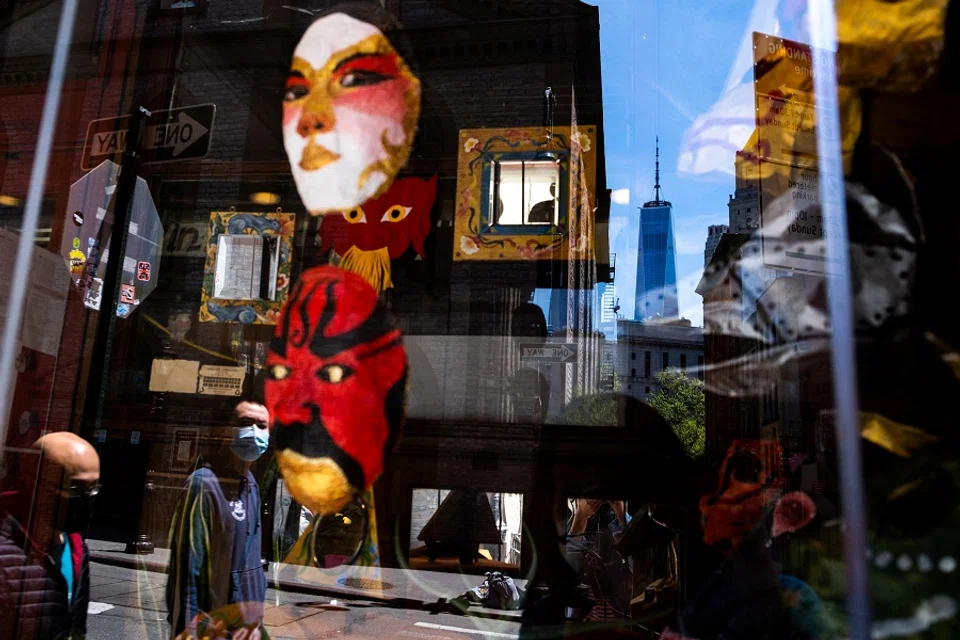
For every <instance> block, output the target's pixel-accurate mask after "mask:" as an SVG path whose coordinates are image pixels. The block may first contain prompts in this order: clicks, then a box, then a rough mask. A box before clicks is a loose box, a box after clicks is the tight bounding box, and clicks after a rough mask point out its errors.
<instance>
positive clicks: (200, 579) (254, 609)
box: [167, 402, 269, 638]
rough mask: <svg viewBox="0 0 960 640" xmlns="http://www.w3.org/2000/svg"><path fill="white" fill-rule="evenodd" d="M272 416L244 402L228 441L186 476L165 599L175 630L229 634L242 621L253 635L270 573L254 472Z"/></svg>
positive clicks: (175, 633) (224, 436) (223, 435)
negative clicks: (265, 565) (263, 547)
mask: <svg viewBox="0 0 960 640" xmlns="http://www.w3.org/2000/svg"><path fill="white" fill-rule="evenodd" d="M268 424H269V416H268V414H267V410H266V408H265V407H264V406H263V405H260V404H255V403H251V402H241V403H240V404H239V405H237V407H236V409H235V410H234V413H233V420H232V424H231V425H230V427H228V428H227V429H221V430H219V431H218V433H216V434H215V435H217V436H219V437H220V439H221V442H222V443H223V447H222V449H221V451H220V452H219V454H218V455H216V456H214V457H213V458H212V459H211V461H210V462H209V463H208V464H205V465H203V466H201V467H200V468H199V469H197V470H196V471H195V472H193V473H192V474H191V475H190V477H189V478H187V482H186V487H185V489H184V496H183V499H182V500H181V502H180V505H179V508H178V509H177V511H176V515H175V517H174V521H173V524H172V527H171V529H172V532H171V533H172V537H171V545H170V550H171V552H170V567H169V573H168V579H167V607H168V611H169V617H168V620H169V621H170V626H171V634H172V637H174V638H198V637H203V636H204V635H205V631H208V630H209V629H211V628H212V626H217V627H219V628H220V629H221V630H222V631H225V632H226V634H227V637H230V635H229V634H233V633H235V632H237V631H239V630H240V629H246V630H248V631H249V633H250V636H248V637H256V636H257V635H258V634H259V633H260V632H261V629H260V626H261V622H262V619H263V603H264V598H265V597H266V591H267V578H266V573H265V572H264V568H263V562H262V558H261V553H260V551H261V541H262V535H263V533H262V529H263V528H262V523H261V520H260V510H261V505H262V503H261V501H260V488H259V487H258V486H257V482H256V480H255V479H254V477H253V474H252V473H251V472H250V467H251V465H252V464H253V462H254V461H255V460H256V459H257V458H259V457H260V456H261V455H262V454H263V453H264V451H266V449H267V446H268V443H269V440H268V432H267V425H268Z"/></svg>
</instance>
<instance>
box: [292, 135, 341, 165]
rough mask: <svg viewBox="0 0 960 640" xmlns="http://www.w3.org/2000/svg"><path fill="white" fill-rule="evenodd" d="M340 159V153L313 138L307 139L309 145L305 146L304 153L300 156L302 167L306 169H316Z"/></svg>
mask: <svg viewBox="0 0 960 640" xmlns="http://www.w3.org/2000/svg"><path fill="white" fill-rule="evenodd" d="M339 159H340V154H339V153H335V152H333V151H330V149H327V148H326V147H323V146H321V145H319V144H317V143H316V142H314V141H313V138H310V140H308V141H307V146H306V147H304V148H303V155H302V156H301V157H300V168H301V169H303V170H304V171H316V170H317V169H322V168H323V167H325V166H327V165H328V164H331V163H333V162H336V161H337V160H339Z"/></svg>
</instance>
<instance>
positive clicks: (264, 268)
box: [200, 210, 296, 324]
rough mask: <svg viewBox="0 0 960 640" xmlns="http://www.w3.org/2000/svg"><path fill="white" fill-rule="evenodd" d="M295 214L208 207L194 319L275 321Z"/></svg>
mask: <svg viewBox="0 0 960 640" xmlns="http://www.w3.org/2000/svg"><path fill="white" fill-rule="evenodd" d="M295 225H296V215H294V214H292V213H282V212H280V211H279V210H278V211H277V212H275V213H262V212H251V211H213V212H211V213H210V239H209V241H208V242H207V248H206V251H207V261H206V267H205V268H204V275H203V290H202V292H201V294H200V322H236V323H240V324H276V323H277V318H278V317H279V315H280V308H281V307H282V306H283V303H284V301H285V300H286V299H287V294H288V293H289V291H290V269H291V266H292V256H293V234H294V229H295Z"/></svg>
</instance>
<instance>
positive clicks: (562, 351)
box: [520, 344, 577, 362]
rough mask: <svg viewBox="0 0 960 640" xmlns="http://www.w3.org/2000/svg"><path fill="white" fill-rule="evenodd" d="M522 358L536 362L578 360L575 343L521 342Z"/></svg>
mask: <svg viewBox="0 0 960 640" xmlns="http://www.w3.org/2000/svg"><path fill="white" fill-rule="evenodd" d="M520 359H521V360H524V361H528V362H529V361H536V362H576V360H577V345H575V344H539V345H533V344H521V345H520Z"/></svg>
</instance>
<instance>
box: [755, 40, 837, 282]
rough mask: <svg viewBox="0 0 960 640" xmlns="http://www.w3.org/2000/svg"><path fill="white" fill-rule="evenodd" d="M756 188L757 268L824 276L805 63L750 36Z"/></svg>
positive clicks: (809, 60)
mask: <svg viewBox="0 0 960 640" xmlns="http://www.w3.org/2000/svg"><path fill="white" fill-rule="evenodd" d="M753 51H754V57H753V60H754V64H753V73H754V97H755V99H756V124H757V129H756V136H757V156H758V157H757V161H756V166H757V174H756V175H757V180H758V182H759V185H758V186H759V188H760V227H761V229H760V240H761V252H762V257H763V264H765V265H767V266H769V267H774V268H778V269H792V270H797V271H804V272H809V273H819V274H825V273H828V272H830V271H831V268H830V267H831V263H830V262H829V261H828V260H827V258H826V243H825V242H824V237H825V234H829V233H830V230H829V229H825V228H824V224H823V216H822V214H821V210H820V183H819V175H818V156H817V127H816V124H817V114H816V108H815V105H814V97H813V61H814V56H815V55H825V54H823V53H818V52H817V51H814V50H813V48H812V47H811V46H810V45H808V44H804V43H801V42H794V41H792V40H785V39H783V38H778V37H776V36H773V35H768V34H764V33H754V34H753Z"/></svg>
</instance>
